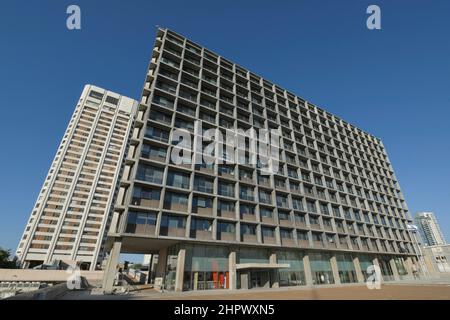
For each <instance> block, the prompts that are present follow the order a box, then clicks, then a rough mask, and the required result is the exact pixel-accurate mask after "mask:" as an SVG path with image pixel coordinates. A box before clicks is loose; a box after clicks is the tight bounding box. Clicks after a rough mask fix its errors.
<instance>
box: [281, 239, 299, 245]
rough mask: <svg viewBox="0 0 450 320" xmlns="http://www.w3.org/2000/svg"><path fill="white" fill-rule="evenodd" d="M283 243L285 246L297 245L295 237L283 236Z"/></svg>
mask: <svg viewBox="0 0 450 320" xmlns="http://www.w3.org/2000/svg"><path fill="white" fill-rule="evenodd" d="M281 244H282V245H283V246H288V247H296V246H297V244H296V243H295V239H292V238H282V239H281Z"/></svg>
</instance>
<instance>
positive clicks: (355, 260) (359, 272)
mask: <svg viewBox="0 0 450 320" xmlns="http://www.w3.org/2000/svg"><path fill="white" fill-rule="evenodd" d="M353 265H354V266H355V272H356V279H358V283H363V282H364V275H363V273H362V270H361V264H360V263H359V257H357V256H355V257H354V258H353Z"/></svg>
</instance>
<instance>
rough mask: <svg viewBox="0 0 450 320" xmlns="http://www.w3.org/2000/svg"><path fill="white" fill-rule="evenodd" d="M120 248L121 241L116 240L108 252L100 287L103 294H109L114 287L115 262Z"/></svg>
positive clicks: (116, 262) (117, 259)
mask: <svg viewBox="0 0 450 320" xmlns="http://www.w3.org/2000/svg"><path fill="white" fill-rule="evenodd" d="M121 248H122V241H121V240H116V241H115V242H114V244H113V247H112V249H111V251H110V253H109V258H108V261H107V262H106V268H105V271H104V272H103V283H102V289H103V293H104V294H111V293H112V291H113V287H114V279H115V277H116V273H117V264H118V262H119V256H120V249H121Z"/></svg>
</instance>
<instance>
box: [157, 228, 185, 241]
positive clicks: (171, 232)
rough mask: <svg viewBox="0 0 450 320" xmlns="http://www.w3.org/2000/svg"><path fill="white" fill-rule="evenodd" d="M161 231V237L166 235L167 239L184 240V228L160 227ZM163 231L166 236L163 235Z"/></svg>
mask: <svg viewBox="0 0 450 320" xmlns="http://www.w3.org/2000/svg"><path fill="white" fill-rule="evenodd" d="M164 229H165V230H164ZM161 231H162V232H161V234H162V235H166V236H168V237H177V238H184V237H185V236H186V230H185V228H164V227H161ZM163 231H166V234H164V232H163Z"/></svg>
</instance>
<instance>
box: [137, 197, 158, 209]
mask: <svg viewBox="0 0 450 320" xmlns="http://www.w3.org/2000/svg"><path fill="white" fill-rule="evenodd" d="M131 204H132V205H133V206H141V207H146V208H159V200H153V199H144V198H133V200H132V201H131Z"/></svg>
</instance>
